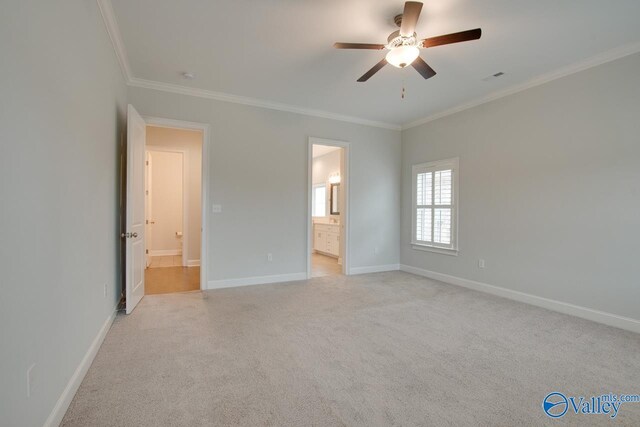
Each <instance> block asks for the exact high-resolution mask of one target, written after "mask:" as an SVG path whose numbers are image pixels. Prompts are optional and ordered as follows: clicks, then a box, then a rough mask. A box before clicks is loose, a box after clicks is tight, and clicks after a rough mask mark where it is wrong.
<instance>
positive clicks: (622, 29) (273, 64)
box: [112, 0, 640, 125]
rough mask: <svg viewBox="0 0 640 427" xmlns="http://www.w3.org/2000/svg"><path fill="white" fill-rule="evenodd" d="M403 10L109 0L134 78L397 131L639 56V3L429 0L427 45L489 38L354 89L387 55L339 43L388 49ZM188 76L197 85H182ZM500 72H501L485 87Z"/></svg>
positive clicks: (378, 5)
mask: <svg viewBox="0 0 640 427" xmlns="http://www.w3.org/2000/svg"><path fill="white" fill-rule="evenodd" d="M403 4H404V2H403V1H398V0H322V1H320V0H217V1H212V0H181V1H175V0H112V5H113V10H114V12H115V18H116V21H117V24H118V27H119V30H120V36H121V37H122V41H123V45H124V48H125V49H124V50H125V51H126V60H127V61H128V63H129V66H130V68H131V74H132V76H130V77H134V78H136V79H144V80H151V81H156V82H162V83H168V84H174V85H181V86H187V87H190V88H197V89H204V90H207V91H215V92H221V93H224V94H230V95H235V96H239V97H248V98H255V99H257V100H261V101H267V102H271V103H279V104H286V105H289V106H293V107H300V108H303V109H313V110H321V111H325V112H331V113H335V114H340V115H346V116H352V117H358V118H363V119H366V120H371V121H379V122H384V123H389V124H394V125H401V124H407V123H410V122H413V121H416V120H419V119H421V118H424V117H429V116H433V115H436V114H439V113H441V112H442V111H445V110H449V109H452V108H456V107H458V106H460V105H463V104H467V103H471V102H474V100H478V99H481V98H484V97H487V96H491V94H493V93H495V92H497V91H504V90H507V89H509V88H512V87H514V86H517V85H522V84H523V83H525V82H528V81H530V80H532V79H536V78H538V77H540V76H543V75H547V74H549V73H554V72H556V71H558V70H560V69H563V68H565V67H570V66H572V65H573V64H576V63H581V62H583V61H588V60H593V57H594V56H598V55H607V54H611V51H612V50H614V49H617V51H618V52H623V54H624V53H629V52H634V51H638V50H640V47H638V46H640V45H639V44H638V43H639V42H640V24H639V23H638V22H639V20H640V1H638V0H615V1H603V0H536V1H531V0H483V1H478V0H431V1H425V5H424V8H423V10H422V15H421V19H420V22H419V24H418V27H417V30H416V31H417V33H418V36H419V37H420V38H424V37H430V36H435V35H440V34H446V33H451V32H457V31H462V30H467V29H472V28H477V27H481V28H482V31H483V34H482V38H481V39H480V40H478V41H471V42H466V43H460V44H454V45H449V46H440V47H436V48H432V49H426V50H423V51H422V56H423V58H424V59H425V60H426V61H427V62H428V63H429V64H430V65H431V66H432V67H433V68H434V69H435V70H436V71H437V72H438V74H437V75H436V76H435V77H433V78H431V79H429V80H424V79H422V78H421V77H420V76H419V75H418V73H417V72H416V71H415V70H413V68H407V69H404V70H399V69H396V68H394V67H392V66H386V67H385V68H383V69H382V70H381V71H380V72H379V73H378V74H376V75H375V76H373V77H372V78H371V79H370V80H369V81H368V82H366V83H358V82H356V79H357V78H358V77H360V76H361V75H362V74H364V72H365V71H367V70H368V69H369V68H371V67H372V66H373V65H374V64H375V63H376V62H378V61H379V60H380V59H381V58H383V57H384V51H359V50H337V49H334V48H333V47H332V45H333V43H334V42H336V41H343V42H370V43H383V42H385V40H386V37H387V35H388V34H389V33H391V32H392V31H394V30H395V29H397V27H395V26H394V24H393V21H392V18H393V16H394V15H395V14H397V13H400V12H401V11H402V7H403ZM610 56H613V55H610ZM618 56H620V54H618ZM185 71H188V72H191V73H194V74H195V75H196V78H195V79H194V80H191V81H190V80H185V79H184V78H182V75H181V73H182V72H185ZM499 71H502V72H504V73H505V75H504V76H503V77H501V78H499V79H494V80H491V81H483V78H485V77H487V76H489V75H491V74H494V73H496V72H499ZM403 84H404V86H405V87H406V97H405V99H404V100H403V99H401V97H400V94H401V89H402V86H403Z"/></svg>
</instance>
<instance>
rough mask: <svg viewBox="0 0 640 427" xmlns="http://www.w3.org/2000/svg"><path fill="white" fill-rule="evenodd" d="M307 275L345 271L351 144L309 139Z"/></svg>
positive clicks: (332, 273) (333, 273)
mask: <svg viewBox="0 0 640 427" xmlns="http://www.w3.org/2000/svg"><path fill="white" fill-rule="evenodd" d="M309 153H310V161H309V168H310V173H309V175H310V178H309V184H310V186H309V202H310V209H309V211H310V213H309V217H308V226H309V230H310V238H309V247H308V254H309V255H308V264H307V266H308V268H307V276H308V277H323V276H332V275H340V274H346V272H347V271H348V270H347V268H346V265H347V264H346V258H347V253H348V251H347V209H348V206H347V177H348V168H347V165H348V163H347V159H348V145H347V144H346V143H344V142H341V141H331V140H324V139H318V138H310V140H309Z"/></svg>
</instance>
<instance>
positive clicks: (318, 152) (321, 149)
mask: <svg viewBox="0 0 640 427" xmlns="http://www.w3.org/2000/svg"><path fill="white" fill-rule="evenodd" d="M339 149H340V147H332V146H330V145H318V144H313V158H314V159H315V158H316V157H320V156H324V155H325V154H329V153H331V152H332V151H336V150H339Z"/></svg>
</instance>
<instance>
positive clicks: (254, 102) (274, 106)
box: [127, 77, 401, 130]
mask: <svg viewBox="0 0 640 427" xmlns="http://www.w3.org/2000/svg"><path fill="white" fill-rule="evenodd" d="M127 84H128V85H129V86H133V87H141V88H145V89H154V90H160V91H164V92H171V93H178V94H181V95H189V96H197V97H199V98H207V99H214V100H216V101H223V102H232V103H234V104H242V105H250V106H252V107H260V108H267V109H269V110H277V111H286V112H288V113H296V114H303V115H306V116H313V117H320V118H323V119H331V120H339V121H342V122H349V123H355V124H359V125H365V126H373V127H378V128H384V129H391V130H401V127H400V125H397V124H393V123H386V122H378V121H374V120H368V119H362V118H359V117H353V116H345V115H342V114H336V113H331V112H329V111H322V110H314V109H311V108H305V107H298V106H295V105H289V104H282V103H279V102H271V101H265V100H262V99H256V98H249V97H246V96H238V95H232V94H229V93H223V92H214V91H211V90H205V89H198V88H192V87H188V86H181V85H175V84H171V83H163V82H158V81H154V80H146V79H138V78H135V77H134V78H132V79H131V80H129V82H128V83H127Z"/></svg>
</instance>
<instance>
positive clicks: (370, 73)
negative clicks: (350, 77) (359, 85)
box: [358, 58, 387, 82]
mask: <svg viewBox="0 0 640 427" xmlns="http://www.w3.org/2000/svg"><path fill="white" fill-rule="evenodd" d="M385 65H387V60H386V59H384V58H383V59H382V61H380V62H378V63H377V64H376V65H374V66H373V68H372V69H370V70H369V71H367V72H366V73H364V75H363V76H362V77H360V78H359V79H358V81H359V82H366V81H367V80H369V78H371V76H373V75H374V74H375V73H377V72H378V71H380V70H381V69H382V67H384V66H385Z"/></svg>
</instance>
